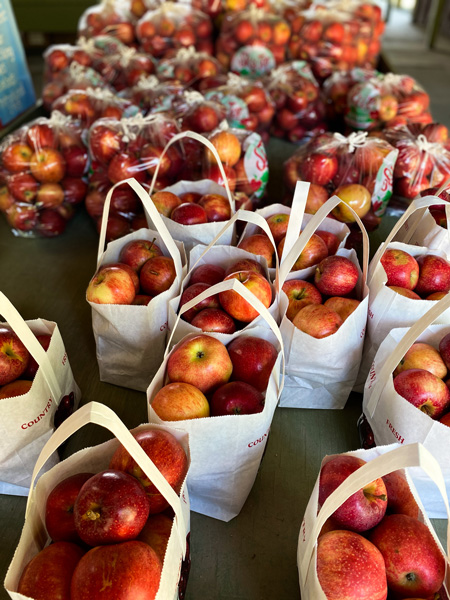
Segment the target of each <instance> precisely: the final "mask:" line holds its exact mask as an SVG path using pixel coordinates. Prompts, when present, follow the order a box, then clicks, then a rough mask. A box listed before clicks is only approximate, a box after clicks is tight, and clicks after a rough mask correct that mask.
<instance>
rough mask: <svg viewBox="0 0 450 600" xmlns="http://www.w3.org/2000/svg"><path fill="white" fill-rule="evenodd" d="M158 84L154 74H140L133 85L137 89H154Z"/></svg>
mask: <svg viewBox="0 0 450 600" xmlns="http://www.w3.org/2000/svg"><path fill="white" fill-rule="evenodd" d="M158 85H159V79H158V78H157V77H156V76H155V75H141V76H140V77H139V79H138V82H137V83H136V85H135V87H136V88H137V89H139V90H154V89H156V88H157V87H158Z"/></svg>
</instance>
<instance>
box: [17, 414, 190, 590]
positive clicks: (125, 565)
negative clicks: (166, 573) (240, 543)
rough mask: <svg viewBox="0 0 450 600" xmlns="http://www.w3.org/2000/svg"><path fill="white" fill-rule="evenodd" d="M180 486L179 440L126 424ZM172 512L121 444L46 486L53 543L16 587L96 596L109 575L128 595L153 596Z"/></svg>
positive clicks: (184, 464)
mask: <svg viewBox="0 0 450 600" xmlns="http://www.w3.org/2000/svg"><path fill="white" fill-rule="evenodd" d="M132 433H133V436H134V438H135V439H136V441H137V442H138V443H139V445H140V446H141V448H142V449H143V450H144V452H145V453H146V454H147V455H148V456H149V458H150V459H151V460H152V461H153V463H154V464H155V466H156V467H157V468H158V470H159V471H160V473H161V474H162V475H163V476H164V478H165V479H166V480H167V482H168V483H169V484H170V486H171V487H172V488H173V489H174V490H175V492H176V493H177V494H179V492H180V489H181V486H182V484H183V482H184V480H185V477H186V474H187V470H188V457H187V454H186V451H185V449H184V448H183V446H182V444H181V443H180V442H179V441H178V440H177V439H176V437H175V436H174V435H172V434H171V433H170V432H168V431H165V430H163V429H160V428H155V427H151V426H144V427H143V428H142V427H141V428H140V429H139V430H138V431H134V432H132ZM173 518H174V516H173V512H172V510H171V509H170V507H169V504H168V502H167V501H166V500H165V498H164V497H163V496H162V495H161V494H160V492H159V491H158V490H157V488H156V486H155V485H154V483H152V481H151V480H150V479H149V478H148V477H147V475H146V474H145V473H144V472H143V471H142V469H141V468H140V467H139V465H138V464H137V463H136V462H135V461H134V459H133V458H132V457H131V455H130V454H129V453H128V451H127V450H126V449H125V448H124V447H123V446H119V448H118V449H117V450H116V451H115V453H114V454H113V455H112V457H111V459H110V461H109V465H108V468H107V469H106V470H104V471H101V472H99V473H95V474H94V473H87V472H77V473H75V474H72V475H70V476H68V477H67V478H64V479H63V480H62V481H60V482H59V483H58V484H57V485H56V486H55V487H54V488H53V489H51V491H50V492H49V494H48V496H47V499H46V504H45V527H46V530H47V533H48V536H49V538H50V539H51V541H52V543H51V544H50V545H47V546H46V547H45V548H44V549H43V550H41V551H40V552H39V553H38V554H36V555H35V556H34V557H33V558H32V559H31V561H30V562H29V563H28V564H26V566H25V568H24V570H23V572H22V575H21V578H20V580H19V584H18V592H19V593H20V594H23V595H24V596H27V597H30V598H50V597H58V598H71V599H72V600H77V599H78V600H80V599H81V598H86V594H87V595H88V596H89V597H92V598H94V597H98V594H100V595H101V590H102V588H103V587H104V585H105V564H107V565H108V569H107V571H108V576H107V577H108V582H109V585H111V586H112V587H113V589H116V587H117V588H120V589H126V590H127V594H129V596H128V597H130V598H131V597H134V598H137V597H145V598H149V599H152V598H155V596H156V593H157V591H158V588H159V585H160V579H161V573H162V567H163V563H164V556H165V553H166V548H167V543H168V541H169V537H170V534H171V530H172V526H173Z"/></svg>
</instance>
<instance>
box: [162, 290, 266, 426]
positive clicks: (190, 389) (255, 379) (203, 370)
mask: <svg viewBox="0 0 450 600" xmlns="http://www.w3.org/2000/svg"><path fill="white" fill-rule="evenodd" d="M224 293H227V292H224ZM230 293H233V292H230ZM200 314H201V313H200ZM277 357H278V351H277V349H276V348H275V346H274V345H273V344H272V343H271V342H269V341H268V340H265V339H263V338H259V337H256V336H252V335H241V336H239V337H236V338H235V339H233V341H231V342H230V343H229V344H228V345H227V346H225V344H223V343H222V342H221V341H220V340H218V339H217V338H215V337H212V336H209V335H206V334H200V335H195V336H189V337H187V338H185V339H184V340H182V341H181V342H180V343H179V344H177V346H175V348H174V349H173V350H172V352H171V354H170V356H169V359H168V361H167V368H166V376H165V380H166V384H165V385H164V386H163V387H161V389H160V390H159V391H158V392H157V393H156V395H155V396H154V397H153V400H152V401H151V405H152V408H153V410H154V411H155V412H156V414H157V415H158V416H159V417H160V419H162V420H163V421H184V420H186V419H200V418H205V417H218V416H223V415H250V414H255V413H260V412H262V411H263V410H264V402H265V392H266V389H267V385H268V381H269V378H270V375H271V373H272V369H273V367H274V365H275V361H276V359H277Z"/></svg>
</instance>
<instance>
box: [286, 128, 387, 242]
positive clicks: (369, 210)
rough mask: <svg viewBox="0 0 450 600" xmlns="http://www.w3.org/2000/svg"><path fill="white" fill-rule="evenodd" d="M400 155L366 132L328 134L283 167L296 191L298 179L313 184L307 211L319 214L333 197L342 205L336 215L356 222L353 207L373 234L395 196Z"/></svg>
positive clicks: (289, 187) (289, 182)
mask: <svg viewBox="0 0 450 600" xmlns="http://www.w3.org/2000/svg"><path fill="white" fill-rule="evenodd" d="M397 154H398V151H397V150H396V149H395V148H394V147H393V146H391V145H390V144H389V143H388V142H386V140H381V139H379V138H375V137H368V136H367V133H365V132H361V133H352V134H350V135H349V136H344V135H342V134H340V133H324V134H320V135H318V136H315V137H314V138H313V139H312V140H311V141H310V142H308V143H307V144H306V145H305V146H302V147H300V148H299V149H298V150H296V152H295V153H294V154H293V155H292V156H291V157H290V158H288V160H287V161H286V162H285V163H284V165H283V169H284V180H285V184H286V187H287V188H288V190H289V191H290V192H291V193H292V192H293V190H294V187H295V183H296V181H297V180H299V179H300V180H302V181H309V182H310V183H311V184H312V185H311V189H310V195H311V199H310V200H309V204H310V206H311V209H309V207H308V203H307V207H306V212H315V210H317V207H318V206H320V205H322V204H323V203H324V202H325V201H326V200H327V199H328V197H330V196H331V195H332V194H333V193H334V194H336V195H337V196H339V197H340V198H341V200H342V204H341V205H340V206H338V207H336V208H335V209H334V211H333V216H334V217H335V218H337V219H338V220H339V221H342V222H344V223H352V222H354V217H353V215H352V214H351V213H348V211H347V206H351V207H352V208H353V209H354V210H355V211H356V212H357V214H358V216H359V217H360V218H362V219H363V222H364V224H365V225H366V228H367V229H368V230H369V231H370V230H371V229H374V228H375V226H377V225H378V224H379V217H380V216H381V215H382V214H383V213H384V211H385V210H386V206H387V204H388V202H389V200H390V198H391V196H392V173H393V170H394V164H395V160H396V158H397Z"/></svg>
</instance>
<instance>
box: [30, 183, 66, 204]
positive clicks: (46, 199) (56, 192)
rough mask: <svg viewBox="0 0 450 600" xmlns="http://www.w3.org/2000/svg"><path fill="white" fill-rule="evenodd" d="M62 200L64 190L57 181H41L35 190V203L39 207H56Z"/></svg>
mask: <svg viewBox="0 0 450 600" xmlns="http://www.w3.org/2000/svg"><path fill="white" fill-rule="evenodd" d="M63 201H64V190H63V188H62V187H61V186H60V185H59V183H43V184H42V185H41V187H40V188H39V190H38V192H37V197H36V205H37V206H39V208H41V207H42V208H56V207H57V206H61V204H62V203H63Z"/></svg>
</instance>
